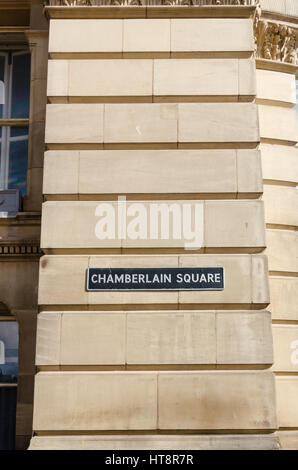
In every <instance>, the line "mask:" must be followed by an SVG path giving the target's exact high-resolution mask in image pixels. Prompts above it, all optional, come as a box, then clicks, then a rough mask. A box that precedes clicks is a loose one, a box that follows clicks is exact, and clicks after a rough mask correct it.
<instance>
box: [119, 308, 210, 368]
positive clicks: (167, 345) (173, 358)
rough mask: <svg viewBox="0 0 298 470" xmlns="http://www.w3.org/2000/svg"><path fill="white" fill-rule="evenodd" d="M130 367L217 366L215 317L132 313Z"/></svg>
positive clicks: (170, 313)
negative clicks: (134, 365) (139, 365)
mask: <svg viewBox="0 0 298 470" xmlns="http://www.w3.org/2000/svg"><path fill="white" fill-rule="evenodd" d="M127 363H128V364H216V330H215V313H214V312H202V313H201V312H183V311H181V312H178V311H176V312H148V313H145V312H137V313H129V314H128V315H127Z"/></svg>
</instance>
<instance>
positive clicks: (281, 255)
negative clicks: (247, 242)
mask: <svg viewBox="0 0 298 470" xmlns="http://www.w3.org/2000/svg"><path fill="white" fill-rule="evenodd" d="M297 236H298V234H297V232H296V231H294V230H271V229H270V230H269V229H267V230H266V237H267V250H266V254H267V256H268V265H269V270H270V271H278V272H280V271H284V272H288V273H297V272H298V256H297V254H298V252H297V248H298V244H297V241H298V240H297Z"/></svg>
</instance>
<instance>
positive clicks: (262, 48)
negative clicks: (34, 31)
mask: <svg viewBox="0 0 298 470" xmlns="http://www.w3.org/2000/svg"><path fill="white" fill-rule="evenodd" d="M46 3H47V4H49V5H51V6H54V5H56V6H96V5H98V6H104V5H105V6H142V5H156V6H157V5H165V6H166V5H167V6H182V5H185V6H198V7H199V6H208V5H218V6H220V5H255V6H256V13H255V25H254V30H255V44H256V47H255V49H256V57H257V58H259V59H267V60H274V61H278V62H284V63H288V64H294V65H296V64H297V47H298V42H297V30H296V29H294V28H290V27H289V26H287V25H286V24H283V23H277V22H269V21H266V20H263V19H262V18H261V7H260V3H259V1H258V0H48V1H47V2H46Z"/></svg>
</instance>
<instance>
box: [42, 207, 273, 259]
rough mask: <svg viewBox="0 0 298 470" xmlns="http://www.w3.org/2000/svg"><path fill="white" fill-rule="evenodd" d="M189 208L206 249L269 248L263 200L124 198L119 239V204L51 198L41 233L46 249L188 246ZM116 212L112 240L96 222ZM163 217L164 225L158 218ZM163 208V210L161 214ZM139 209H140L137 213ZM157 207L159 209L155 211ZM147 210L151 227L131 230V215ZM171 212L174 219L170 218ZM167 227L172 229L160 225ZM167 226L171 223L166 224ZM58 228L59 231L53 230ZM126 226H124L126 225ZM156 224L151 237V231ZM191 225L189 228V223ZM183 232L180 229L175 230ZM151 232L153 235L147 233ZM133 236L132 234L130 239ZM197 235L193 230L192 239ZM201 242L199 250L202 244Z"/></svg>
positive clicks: (147, 223) (145, 215)
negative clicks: (155, 229) (187, 224)
mask: <svg viewBox="0 0 298 470" xmlns="http://www.w3.org/2000/svg"><path fill="white" fill-rule="evenodd" d="M186 208H188V209H189V208H190V209H191V216H190V217H191V219H190V220H189V221H188V223H190V222H191V221H192V220H193V219H194V217H196V222H195V223H196V230H197V227H198V228H199V233H197V234H196V236H197V237H199V239H200V240H202V242H201V243H202V245H201V246H202V248H206V249H209V248H210V249H213V248H229V249H233V248H235V249H236V248H238V249H242V250H243V251H252V252H253V251H260V250H262V248H264V247H265V245H266V244H265V228H264V214H263V203H262V201H253V200H252V201H243V200H237V201H196V200H187V201H181V200H180V201H176V200H167V201H162V200H152V201H149V202H147V201H134V202H132V203H131V202H129V201H127V202H126V210H127V214H128V215H127V216H126V218H125V225H123V223H122V225H121V232H122V233H125V235H126V238H125V239H124V240H120V239H119V238H118V234H119V230H120V225H119V223H118V219H119V217H118V211H119V207H118V202H113V201H107V202H100V201H92V202H91V201H71V202H70V201H64V202H61V201H49V202H46V203H44V204H43V222H42V233H41V247H42V248H48V249H49V248H77V249H80V248H81V249H85V248H98V249H103V248H120V247H125V248H141V247H143V248H161V247H164V248H170V247H177V248H179V247H180V248H184V247H185V246H186V244H187V243H189V241H190V237H189V235H187V236H186V235H185V232H184V230H185V228H186V227H185V225H182V222H183V221H185V220H186V219H183V217H186V215H185V214H186V212H185V211H186ZM196 208H198V209H199V211H200V214H201V217H202V218H198V215H197V214H195V209H196ZM107 210H111V211H113V212H111V213H112V214H114V216H113V217H114V219H113V220H115V227H113V225H111V231H113V230H114V233H110V236H109V238H103V236H104V235H106V227H105V229H104V233H103V229H102V230H101V231H100V233H99V229H98V227H97V226H98V224H99V223H101V221H102V220H103V215H104V216H106V211H107ZM153 210H154V212H153ZM157 210H159V217H161V215H160V214H163V215H162V221H163V222H162V223H161V222H160V219H157V218H156V216H155V213H156V214H158V212H157ZM163 210H164V211H165V212H163ZM134 211H136V212H134ZM155 211H156V212H155ZM136 214H143V215H142V217H143V219H142V220H144V218H145V224H146V226H147V229H146V233H140V230H139V228H138V227H137V228H136V229H135V230H132V227H131V224H132V220H131V216H132V215H134V216H136ZM171 214H173V220H171ZM162 224H165V225H166V226H167V227H168V233H166V230H164V228H162ZM167 224H168V225H167ZM53 226H55V227H56V229H55V230H52V227H53ZM125 227H126V229H125ZM153 227H157V232H156V236H155V237H154V238H153V236H152V234H151V230H152V228H153ZM188 227H189V226H188ZM178 229H179V230H180V233H177V234H176V232H177V230H178ZM149 232H150V233H149ZM132 237H133V238H132ZM194 239H195V235H194V234H193V240H194ZM201 246H198V248H201Z"/></svg>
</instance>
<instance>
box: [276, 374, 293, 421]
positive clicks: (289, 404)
mask: <svg viewBox="0 0 298 470" xmlns="http://www.w3.org/2000/svg"><path fill="white" fill-rule="evenodd" d="M297 396H298V377H297V376H277V377H276V405H277V420H278V426H279V427H280V428H297V423H298V401H297Z"/></svg>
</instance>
